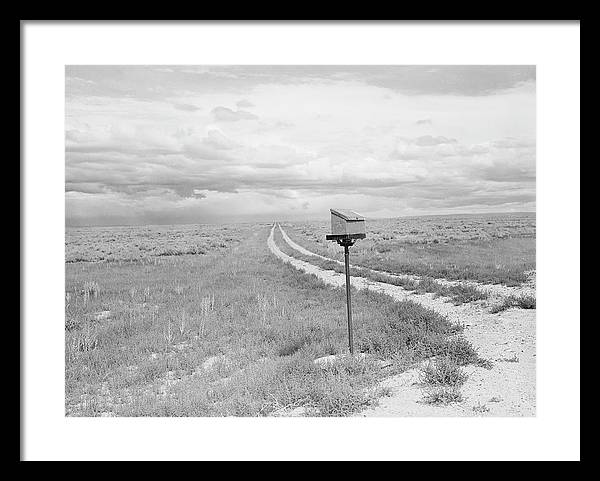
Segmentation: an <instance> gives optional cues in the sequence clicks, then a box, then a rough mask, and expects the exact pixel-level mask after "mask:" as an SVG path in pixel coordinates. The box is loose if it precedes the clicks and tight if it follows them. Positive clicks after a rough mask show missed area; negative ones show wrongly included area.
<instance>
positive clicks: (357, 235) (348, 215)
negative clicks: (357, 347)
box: [325, 209, 367, 355]
mask: <svg viewBox="0 0 600 481" xmlns="http://www.w3.org/2000/svg"><path fill="white" fill-rule="evenodd" d="M329 210H330V211H331V234H328V235H326V236H325V238H326V239H327V240H332V241H336V242H337V243H338V244H339V245H340V246H342V247H343V248H344V265H345V267H346V304H347V309H348V348H349V350H350V354H351V355H354V335H353V333H352V301H351V292H350V251H349V248H350V247H351V246H353V245H354V243H355V242H356V240H357V239H364V238H365V237H367V234H366V231H365V218H364V217H363V216H362V215H360V214H357V213H356V212H354V211H353V210H347V209H329Z"/></svg>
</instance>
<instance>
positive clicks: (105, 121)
mask: <svg viewBox="0 0 600 481" xmlns="http://www.w3.org/2000/svg"><path fill="white" fill-rule="evenodd" d="M492 70H493V71H492V72H491V73H490V74H489V75H488V74H485V73H482V72H480V71H478V69H463V70H456V69H454V70H452V69H450V70H447V69H446V68H445V67H431V68H426V67H419V68H416V67H410V68H409V67H405V68H387V67H376V66H375V67H372V66H369V67H344V66H334V67H327V68H322V67H320V66H315V67H311V66H297V67H293V66H292V67H288V66H282V68H279V67H273V68H263V67H252V68H250V67H245V66H242V67H231V68H220V67H219V68H213V67H190V66H186V67H183V66H180V67H178V66H168V68H167V67H165V66H161V67H143V68H142V67H134V68H129V67H119V68H117V67H113V68H97V69H96V68H90V69H88V68H85V67H73V68H72V69H70V71H69V78H68V79H67V93H68V95H67V99H66V116H65V125H66V129H65V167H66V171H65V177H66V178H65V180H66V182H65V191H66V199H67V205H66V208H67V218H68V219H72V218H74V217H77V218H78V219H80V220H79V221H78V222H83V220H82V219H86V218H87V219H89V220H90V222H100V220H99V219H105V221H106V222H108V219H109V218H110V219H112V220H115V219H116V218H117V217H119V216H121V217H119V218H120V219H121V221H123V222H125V221H126V220H124V219H125V218H130V217H131V218H133V217H135V219H136V222H137V221H158V220H161V221H169V222H171V221H172V222H175V221H177V220H185V221H190V222H201V221H203V220H206V219H209V218H212V219H216V220H217V221H219V220H220V219H222V218H223V219H224V218H225V216H227V215H231V214H232V212H235V213H236V215H237V214H238V213H239V214H240V215H251V216H254V217H253V218H257V219H258V218H261V219H262V218H266V219H267V220H269V219H270V218H272V217H269V216H274V215H277V216H278V217H279V218H286V216H287V215H288V214H290V213H292V212H293V215H294V216H306V217H309V216H312V217H315V216H320V215H321V214H322V213H323V212H325V213H326V212H328V206H329V204H331V205H350V204H352V205H354V206H355V207H356V208H357V209H359V210H360V209H363V210H365V211H367V212H388V213H392V214H393V215H403V214H406V213H411V214H415V213H419V212H422V213H439V212H444V211H446V210H447V209H450V210H459V209H464V210H466V211H476V210H477V209H484V210H485V209H487V210H491V209H494V208H497V209H500V208H503V207H502V206H509V207H507V208H510V209H518V208H519V207H521V208H523V209H531V208H535V175H536V171H535V156H536V152H535V92H534V91H533V90H531V89H524V88H522V87H519V85H522V83H523V82H528V81H530V80H527V77H528V75H529V77H531V76H532V75H533V78H534V77H535V75H534V74H535V69H533V72H532V71H531V70H529V73H527V72H528V71H527V69H518V68H516V69H513V68H512V67H507V68H506V72H504V73H503V72H501V71H500V70H498V69H495V68H494V69H492ZM461 72H462V73H461ZM415 79H417V80H419V79H425V80H426V81H425V83H424V84H423V86H422V87H419V82H418V81H417V80H415ZM427 79H429V80H427ZM511 79H512V80H511ZM513 80H514V81H513ZM446 81H450V83H451V85H452V86H453V87H452V88H446V87H444V82H446ZM428 82H429V83H428ZM470 82H473V83H474V85H475V87H474V86H473V85H469V83H470ZM451 92H452V93H451ZM386 97H387V98H386ZM247 98H251V99H252V102H254V103H256V104H257V105H260V118H259V117H258V116H257V115H254V114H253V113H251V112H248V111H246V110H244V108H249V107H248V106H247V104H243V103H242V102H244V101H246V99H247ZM227 105H229V106H236V105H237V106H236V107H234V108H233V109H232V108H227V107H225V106H227ZM196 106H217V107H215V108H214V109H212V110H210V107H209V108H203V109H200V108H199V107H196ZM195 109H197V110H195ZM432 118H435V119H436V120H435V123H434V122H432V120H431V119H432ZM417 119H419V120H417ZM244 120H253V121H244ZM425 127H426V128H425ZM423 133H427V134H429V135H422V134H423ZM251 202H255V205H250V203H251ZM109 214H110V215H109ZM117 214H118V215H117ZM290 216H292V215H291V214H290ZM292 217H293V216H292ZM102 222H104V221H102Z"/></svg>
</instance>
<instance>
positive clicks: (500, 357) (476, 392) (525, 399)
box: [267, 225, 536, 417]
mask: <svg viewBox="0 0 600 481" xmlns="http://www.w3.org/2000/svg"><path fill="white" fill-rule="evenodd" d="M274 231H275V225H274V226H273V228H272V229H271V233H270V235H269V238H268V240H267V244H268V246H269V249H270V250H271V252H272V253H273V254H274V255H275V256H276V257H278V258H279V259H281V260H282V261H283V262H286V263H289V264H291V265H292V266H294V267H295V268H296V269H299V270H301V271H303V272H306V273H308V274H314V275H315V276H317V277H318V278H319V279H321V280H322V281H323V282H325V283H327V284H329V285H331V286H333V287H342V286H344V282H345V279H344V275H343V274H340V273H337V272H335V271H330V270H324V269H321V268H319V267H317V266H314V265H312V264H310V263H308V262H304V261H302V260H299V259H295V258H293V257H290V256H288V255H286V254H285V253H283V252H282V251H281V250H280V249H279V248H278V247H277V245H276V244H275V241H274V238H273V234H274ZM282 234H284V233H283V232H282ZM286 237H287V236H285V235H284V239H286ZM287 239H289V238H287ZM287 239H286V241H287ZM292 243H293V241H292ZM291 245H292V247H293V244H291ZM296 246H297V244H296ZM298 247H300V246H298ZM301 249H302V250H299V251H300V252H302V253H303V254H305V255H315V254H314V253H310V254H308V253H309V252H310V251H307V250H306V249H303V248H301ZM351 285H352V286H353V287H355V288H356V289H371V290H373V291H378V292H382V293H385V294H387V295H389V296H390V297H392V298H394V299H396V300H398V301H402V300H412V301H415V302H418V303H419V304H421V305H423V306H424V307H427V308H430V309H432V310H434V311H436V312H438V313H440V314H443V315H445V316H447V317H448V318H449V319H450V320H451V321H452V322H454V323H457V324H461V325H463V326H464V328H465V329H464V333H463V334H464V336H465V338H467V339H468V340H469V341H470V342H471V343H472V344H473V346H474V347H475V348H476V349H477V350H478V352H479V354H480V356H481V357H483V358H485V359H488V360H490V361H491V362H492V363H493V366H492V368H491V369H486V368H483V367H475V366H467V367H466V368H465V371H466V373H467V374H468V376H469V378H468V380H467V381H466V383H465V384H464V385H463V386H462V388H461V394H462V396H463V401H462V402H457V403H452V404H449V405H447V406H437V405H428V404H425V403H423V386H422V385H421V384H420V383H419V370H418V369H416V368H415V369H411V370H408V371H405V372H404V373H402V374H400V375H396V376H393V377H390V378H389V379H386V380H385V381H383V382H382V384H381V386H380V387H384V386H385V387H388V388H390V390H391V395H390V396H389V397H385V398H382V399H380V402H379V405H378V406H376V407H374V408H371V409H367V410H365V411H363V412H361V413H359V414H357V416H363V417H369V416H535V412H536V394H535V381H536V377H535V365H536V363H535V361H536V359H535V357H536V353H535V351H536V348H535V317H536V316H535V312H536V311H535V309H530V310H524V309H516V308H512V309H508V310H506V311H502V312H500V313H497V314H491V313H490V312H489V311H488V308H489V305H488V303H487V302H485V301H478V302H474V303H468V304H463V305H460V306H455V305H453V304H452V303H450V302H446V301H444V300H443V299H442V298H434V296H433V294H416V293H414V292H411V291H407V290H404V289H403V288H402V287H400V286H394V285H391V284H386V283H382V282H376V281H372V280H369V279H366V278H362V277H352V278H351ZM533 286H534V284H532V285H530V286H529V287H530V288H532V289H534V287H533ZM504 287H506V286H504Z"/></svg>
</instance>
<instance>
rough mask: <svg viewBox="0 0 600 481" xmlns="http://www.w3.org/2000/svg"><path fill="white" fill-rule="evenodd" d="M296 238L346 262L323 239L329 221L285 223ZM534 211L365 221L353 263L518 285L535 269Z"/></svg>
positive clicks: (353, 255)
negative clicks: (364, 234) (362, 238)
mask: <svg viewBox="0 0 600 481" xmlns="http://www.w3.org/2000/svg"><path fill="white" fill-rule="evenodd" d="M282 226H283V227H284V228H286V233H287V234H288V235H289V236H290V238H291V239H292V240H294V241H295V242H296V243H298V244H300V245H301V246H303V247H305V248H307V249H308V250H310V251H313V252H315V253H317V254H320V255H323V256H326V257H332V258H335V259H336V260H343V258H342V254H341V253H340V250H339V249H336V247H337V246H335V245H334V244H333V243H332V242H329V241H326V240H325V235H326V234H328V233H329V229H330V226H329V222H328V221H322V222H318V221H315V222H304V223H284V224H282ZM535 235H536V227H535V214H533V213H516V214H482V215H456V216H429V217H418V218H399V219H373V220H371V219H367V238H366V239H364V240H361V241H359V242H357V243H356V245H355V246H354V247H353V248H352V262H353V263H354V264H356V265H360V266H363V267H368V268H370V269H376V270H381V271H386V272H390V273H392V274H414V275H418V276H425V277H433V278H445V279H449V280H472V281H478V282H483V283H492V284H506V285H509V286H516V285H520V284H522V283H524V282H526V281H527V280H528V277H527V272H528V271H531V270H533V269H535Z"/></svg>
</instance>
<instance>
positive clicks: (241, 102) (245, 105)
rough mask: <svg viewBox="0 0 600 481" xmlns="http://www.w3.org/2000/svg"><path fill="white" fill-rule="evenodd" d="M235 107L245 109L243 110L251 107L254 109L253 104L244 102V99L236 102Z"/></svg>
mask: <svg viewBox="0 0 600 481" xmlns="http://www.w3.org/2000/svg"><path fill="white" fill-rule="evenodd" d="M236 105H237V106H238V107H239V108H245V109H249V108H251V107H254V104H253V103H252V102H250V101H248V100H246V99H242V100H240V101H238V102H236Z"/></svg>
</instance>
